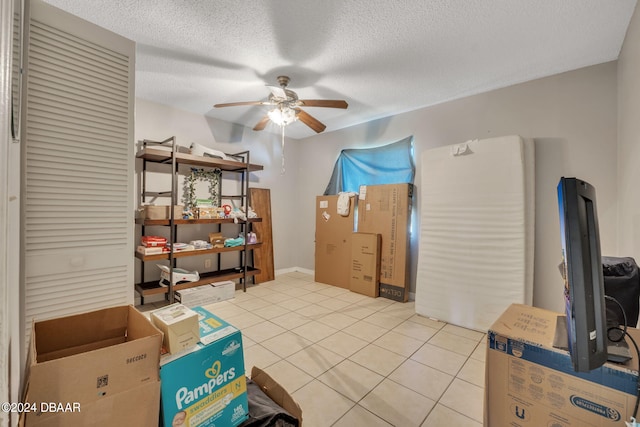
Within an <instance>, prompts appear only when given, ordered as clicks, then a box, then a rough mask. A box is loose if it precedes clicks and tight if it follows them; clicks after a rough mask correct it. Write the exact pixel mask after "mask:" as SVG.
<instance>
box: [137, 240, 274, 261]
mask: <svg viewBox="0 0 640 427" xmlns="http://www.w3.org/2000/svg"><path fill="white" fill-rule="evenodd" d="M246 246H248V249H249V250H253V249H257V248H259V247H261V246H262V243H260V242H258V243H249V244H247V245H246ZM244 250H245V245H240V246H232V247H224V248H211V249H194V250H191V251H175V252H173V258H184V257H190V256H199V255H209V254H218V253H225V252H238V251H244ZM136 258H138V259H139V260H140V261H144V262H147V261H161V260H168V259H169V258H170V256H169V252H166V253H161V254H153V255H144V254H141V253H140V252H136Z"/></svg>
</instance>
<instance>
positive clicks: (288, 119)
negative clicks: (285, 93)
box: [267, 106, 298, 126]
mask: <svg viewBox="0 0 640 427" xmlns="http://www.w3.org/2000/svg"><path fill="white" fill-rule="evenodd" d="M267 115H268V116H269V119H270V120H271V121H272V122H273V123H275V124H277V125H278V126H287V125H290V124H291V123H293V122H295V121H296V120H298V116H297V115H296V112H295V110H293V109H292V108H289V107H282V106H278V107H276V108H274V109H273V110H271V111H269V112H268V113H267Z"/></svg>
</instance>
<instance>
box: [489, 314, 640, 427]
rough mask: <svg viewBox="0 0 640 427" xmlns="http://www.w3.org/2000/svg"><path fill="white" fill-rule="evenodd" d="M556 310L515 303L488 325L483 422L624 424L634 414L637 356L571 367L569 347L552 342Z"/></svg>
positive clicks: (499, 425)
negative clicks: (583, 369)
mask: <svg viewBox="0 0 640 427" xmlns="http://www.w3.org/2000/svg"><path fill="white" fill-rule="evenodd" d="M558 316H562V315H561V314H559V313H555V312H551V311H547V310H543V309H540V308H535V307H530V306H526V305H521V304H513V305H511V306H510V307H509V308H508V309H507V310H506V311H505V312H504V313H503V314H502V316H501V317H500V318H499V319H498V320H497V321H496V322H495V323H494V324H493V326H492V327H491V329H490V330H489V334H488V339H487V358H486V365H485V369H486V384H485V411H484V414H485V415H484V416H485V420H484V425H485V426H487V427H503V426H513V427H532V426H545V427H547V426H550V427H578V426H580V427H605V426H607V427H608V426H616V427H618V426H619V427H624V426H625V420H627V421H628V420H629V417H630V416H632V415H633V409H634V405H635V400H636V393H637V387H638V373H637V369H638V360H637V357H635V356H634V359H632V360H631V361H629V362H627V363H626V364H624V365H617V364H611V363H606V364H605V365H603V366H601V367H600V368H598V369H594V370H593V371H591V372H588V373H578V372H575V371H574V370H573V366H572V364H571V358H570V355H569V353H568V352H567V351H566V350H561V349H557V348H554V347H553V341H554V336H555V333H556V324H557V322H558ZM561 321H564V320H561ZM628 331H629V333H630V335H632V336H633V338H634V339H636V341H637V340H638V339H639V338H640V333H639V332H640V331H638V330H637V329H633V328H629V330H628ZM632 348H633V347H632Z"/></svg>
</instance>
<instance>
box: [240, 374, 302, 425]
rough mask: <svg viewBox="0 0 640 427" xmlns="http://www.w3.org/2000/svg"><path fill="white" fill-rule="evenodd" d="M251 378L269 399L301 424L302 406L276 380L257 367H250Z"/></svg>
mask: <svg viewBox="0 0 640 427" xmlns="http://www.w3.org/2000/svg"><path fill="white" fill-rule="evenodd" d="M251 379H252V380H253V382H255V383H256V384H257V385H258V386H259V387H260V389H261V390H262V391H263V392H264V394H266V395H267V396H268V397H269V398H270V399H271V400H273V401H274V402H275V403H276V404H278V405H279V406H280V407H281V408H283V409H284V410H285V411H287V412H288V413H289V414H291V415H292V416H294V417H295V418H297V419H298V421H299V425H302V408H301V407H300V405H299V404H298V402H296V401H295V400H294V399H293V397H291V395H290V394H289V393H288V392H287V390H285V389H284V387H282V386H281V385H280V384H279V383H278V382H277V381H275V380H274V379H273V378H271V377H270V376H269V374H267V373H266V372H265V371H263V370H262V369H260V368H258V367H255V366H254V367H253V368H251Z"/></svg>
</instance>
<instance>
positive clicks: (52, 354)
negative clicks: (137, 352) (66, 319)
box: [36, 337, 125, 363]
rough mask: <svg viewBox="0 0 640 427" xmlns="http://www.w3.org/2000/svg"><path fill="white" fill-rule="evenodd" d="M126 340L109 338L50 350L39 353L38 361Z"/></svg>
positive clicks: (67, 355) (97, 348)
mask: <svg viewBox="0 0 640 427" xmlns="http://www.w3.org/2000/svg"><path fill="white" fill-rule="evenodd" d="M123 342H125V337H115V338H109V339H106V340H102V341H96V342H91V343H88V344H84V345H78V346H75V347H70V348H62V349H60V350H55V351H50V352H48V353H43V354H41V353H38V354H37V355H36V356H37V359H38V363H43V362H48V361H50V360H56V359H61V358H63V357H69V356H73V355H75V354H82V353H86V352H89V351H93V350H99V349H101V348H106V347H110V346H112V345H118V344H122V343H123Z"/></svg>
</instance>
